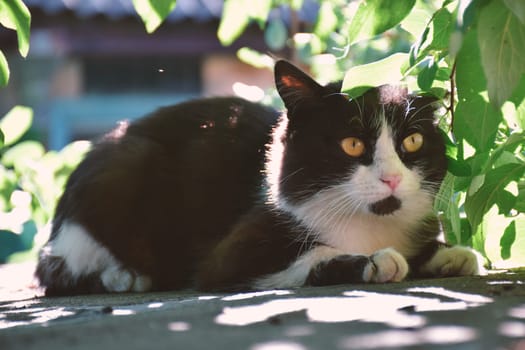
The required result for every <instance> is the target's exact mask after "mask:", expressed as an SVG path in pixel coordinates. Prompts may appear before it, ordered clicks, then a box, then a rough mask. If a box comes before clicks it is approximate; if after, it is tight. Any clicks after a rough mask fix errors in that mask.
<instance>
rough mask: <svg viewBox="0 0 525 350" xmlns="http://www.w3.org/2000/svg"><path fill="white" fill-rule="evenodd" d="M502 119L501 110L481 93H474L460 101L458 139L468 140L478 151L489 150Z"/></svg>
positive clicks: (456, 116) (457, 127) (457, 123)
mask: <svg viewBox="0 0 525 350" xmlns="http://www.w3.org/2000/svg"><path fill="white" fill-rule="evenodd" d="M501 120H502V115H501V112H500V111H499V110H496V109H495V108H494V107H493V106H492V105H491V104H490V103H488V102H487V101H485V99H483V97H481V96H480V95H474V96H471V97H470V98H468V99H461V100H460V101H459V102H458V104H457V106H456V110H455V118H454V125H453V127H454V134H455V135H456V137H457V138H458V139H463V140H466V141H467V142H468V143H469V144H470V145H471V146H473V147H474V148H475V149H476V150H477V151H478V152H487V151H488V150H490V149H491V148H492V147H493V144H494V140H495V139H496V133H497V131H498V125H499V124H500V122H501Z"/></svg>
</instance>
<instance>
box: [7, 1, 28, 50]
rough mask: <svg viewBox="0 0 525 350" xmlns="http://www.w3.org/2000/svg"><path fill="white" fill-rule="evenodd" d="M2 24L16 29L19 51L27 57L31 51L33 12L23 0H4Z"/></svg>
mask: <svg viewBox="0 0 525 350" xmlns="http://www.w3.org/2000/svg"><path fill="white" fill-rule="evenodd" d="M0 24H2V25H3V26H4V27H6V28H9V29H13V30H16V35H17V37H18V51H20V54H21V55H22V56H23V57H26V56H27V53H28V52H29V36H30V27H31V14H30V13H29V10H28V9H27V7H26V5H24V3H23V2H22V0H3V1H2V2H1V3H0Z"/></svg>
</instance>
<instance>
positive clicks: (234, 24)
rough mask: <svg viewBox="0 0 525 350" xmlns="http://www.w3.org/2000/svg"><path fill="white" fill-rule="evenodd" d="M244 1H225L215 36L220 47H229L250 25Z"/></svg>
mask: <svg viewBox="0 0 525 350" xmlns="http://www.w3.org/2000/svg"><path fill="white" fill-rule="evenodd" d="M247 6H249V5H246V4H245V3H244V0H225V1H224V5H223V9H222V17H221V22H220V23H219V29H218V30H217V36H218V37H219V40H220V42H221V44H222V45H224V46H228V45H231V43H233V42H234V41H235V39H237V38H238V37H239V36H240V35H241V33H242V32H243V31H244V30H245V29H246V27H247V26H248V24H249V23H250V16H249V13H248V12H247Z"/></svg>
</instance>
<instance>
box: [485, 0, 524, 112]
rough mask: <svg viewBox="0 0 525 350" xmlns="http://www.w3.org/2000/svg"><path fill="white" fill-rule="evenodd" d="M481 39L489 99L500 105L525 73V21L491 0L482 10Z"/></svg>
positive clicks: (495, 0)
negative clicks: (522, 21) (521, 20)
mask: <svg viewBox="0 0 525 350" xmlns="http://www.w3.org/2000/svg"><path fill="white" fill-rule="evenodd" d="M478 42H479V48H480V52H481V61H482V64H483V71H484V72H485V76H486V77H487V88H488V93H489V98H490V101H491V103H493V104H494V105H495V106H498V107H500V106H501V105H502V104H503V102H505V101H506V100H507V99H509V97H510V96H511V95H512V92H513V91H514V89H515V88H516V86H517V85H518V82H519V80H520V78H521V76H522V74H524V73H525V25H524V24H523V23H521V22H520V21H519V20H518V18H517V17H516V16H514V14H513V13H512V12H511V11H509V10H508V8H507V7H505V6H503V4H502V2H501V1H500V0H492V1H491V2H489V3H488V4H487V5H486V6H484V7H483V8H482V9H481V12H480V16H479V22H478Z"/></svg>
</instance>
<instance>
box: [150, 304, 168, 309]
mask: <svg viewBox="0 0 525 350" xmlns="http://www.w3.org/2000/svg"><path fill="white" fill-rule="evenodd" d="M162 306H164V303H151V304H148V309H158V308H161V307H162Z"/></svg>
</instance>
